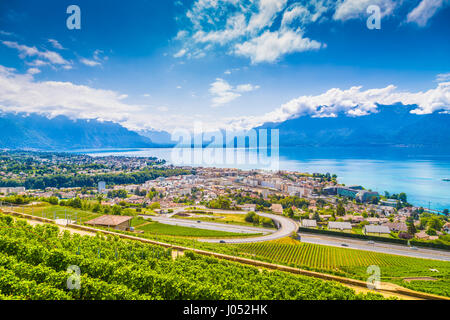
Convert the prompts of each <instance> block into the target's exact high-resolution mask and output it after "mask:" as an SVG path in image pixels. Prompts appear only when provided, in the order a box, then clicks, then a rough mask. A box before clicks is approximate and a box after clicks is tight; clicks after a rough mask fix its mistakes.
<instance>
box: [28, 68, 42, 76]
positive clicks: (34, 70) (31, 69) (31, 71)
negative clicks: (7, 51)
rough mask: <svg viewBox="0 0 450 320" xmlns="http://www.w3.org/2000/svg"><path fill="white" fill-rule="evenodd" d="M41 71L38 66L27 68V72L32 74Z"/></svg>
mask: <svg viewBox="0 0 450 320" xmlns="http://www.w3.org/2000/svg"><path fill="white" fill-rule="evenodd" d="M40 72H41V70H39V69H38V68H29V69H28V70H27V73H28V74H31V75H33V74H38V73H40Z"/></svg>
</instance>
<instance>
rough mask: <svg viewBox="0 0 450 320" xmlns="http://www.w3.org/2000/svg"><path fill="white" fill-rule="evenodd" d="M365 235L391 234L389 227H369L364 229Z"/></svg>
mask: <svg viewBox="0 0 450 320" xmlns="http://www.w3.org/2000/svg"><path fill="white" fill-rule="evenodd" d="M363 233H364V234H379V235H380V234H390V233H391V231H390V230H389V227H388V226H375V225H367V226H364V229H363Z"/></svg>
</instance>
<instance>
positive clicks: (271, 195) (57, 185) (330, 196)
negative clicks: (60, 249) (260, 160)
mask: <svg viewBox="0 0 450 320" xmlns="http://www.w3.org/2000/svg"><path fill="white" fill-rule="evenodd" d="M25 155H26V156H25ZM0 159H1V160H0V169H1V170H2V172H1V174H2V180H1V181H0V185H1V186H2V187H0V195H2V196H3V197H2V198H0V201H2V202H3V204H10V205H17V204H27V203H30V202H33V201H36V200H37V199H53V201H52V203H56V204H59V205H62V206H64V205H65V204H69V205H70V203H71V202H75V203H76V202H77V201H79V202H80V203H81V202H84V203H87V204H88V205H85V206H84V209H87V210H88V211H93V212H96V213H113V214H116V215H120V214H122V215H130V216H133V215H136V214H139V213H141V212H142V210H143V209H146V208H147V209H151V210H152V212H153V213H155V214H159V215H164V214H166V215H167V214H170V213H172V214H173V213H174V211H175V212H176V213H178V214H177V215H175V217H176V218H177V217H178V218H179V217H181V215H180V210H184V209H186V208H192V207H196V208H198V209H202V210H203V209H208V208H209V209H221V210H230V211H233V210H235V211H247V212H266V213H273V214H276V215H284V216H287V217H289V218H291V219H293V220H294V221H296V223H297V225H298V226H299V228H301V229H303V230H306V229H321V230H329V231H338V232H341V233H353V234H359V235H373V236H379V237H385V238H394V239H405V240H409V239H417V240H424V241H434V242H436V243H442V244H448V243H449V240H448V233H449V229H450V223H449V222H448V210H447V209H446V210H444V211H443V212H442V214H435V213H434V212H431V211H428V210H427V209H424V208H421V207H415V206H413V205H411V204H409V203H408V202H407V195H406V194H404V193H400V194H392V195H391V194H389V193H388V192H387V191H386V192H385V194H383V195H380V194H378V193H377V192H373V191H371V190H366V189H364V188H363V187H362V186H344V185H342V184H339V183H338V180H337V176H336V175H332V174H330V173H326V174H319V173H312V174H310V173H299V172H288V171H276V172H273V171H263V170H250V171H244V170H239V169H227V168H214V167H208V168H204V167H174V166H172V165H169V164H166V163H165V161H164V160H158V159H156V158H135V157H95V158H94V157H89V156H85V155H73V154H47V153H23V152H22V153H8V152H4V153H3V154H2V156H1V157H0ZM20 184H22V186H19V185H20ZM27 186H28V187H31V188H27ZM90 203H95V204H94V205H89V204H90ZM80 207H81V204H80Z"/></svg>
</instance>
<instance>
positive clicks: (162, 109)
mask: <svg viewBox="0 0 450 320" xmlns="http://www.w3.org/2000/svg"><path fill="white" fill-rule="evenodd" d="M156 109H157V110H158V111H161V112H167V111H169V108H168V107H166V106H160V107H157V108H156Z"/></svg>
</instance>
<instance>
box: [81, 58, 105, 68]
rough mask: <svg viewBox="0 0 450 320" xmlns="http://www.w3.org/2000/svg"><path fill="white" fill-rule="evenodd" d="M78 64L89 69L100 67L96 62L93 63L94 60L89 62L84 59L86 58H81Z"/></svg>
mask: <svg viewBox="0 0 450 320" xmlns="http://www.w3.org/2000/svg"><path fill="white" fill-rule="evenodd" d="M80 62H81V63H82V64H84V65H87V66H89V67H96V66H99V65H101V63H100V62H98V61H95V60H89V59H86V58H81V59H80Z"/></svg>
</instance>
